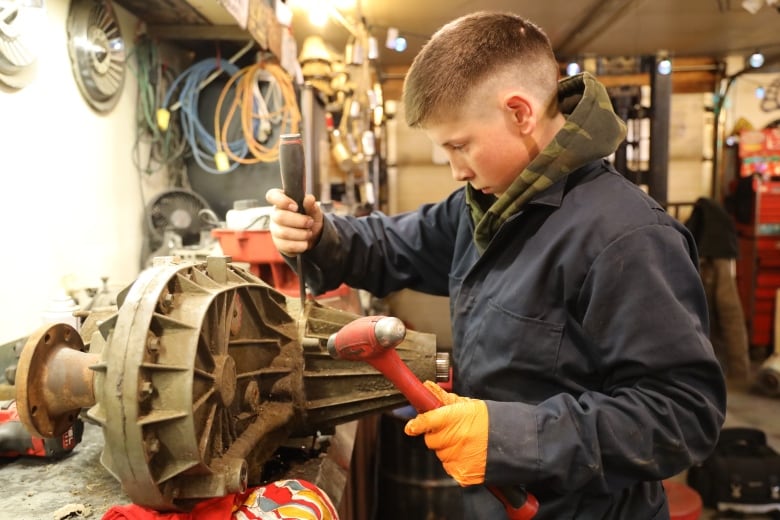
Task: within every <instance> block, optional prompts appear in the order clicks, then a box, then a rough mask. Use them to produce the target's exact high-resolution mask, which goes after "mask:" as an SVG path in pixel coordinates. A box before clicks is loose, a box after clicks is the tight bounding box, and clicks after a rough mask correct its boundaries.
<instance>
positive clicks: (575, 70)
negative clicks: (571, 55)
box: [566, 61, 582, 76]
mask: <svg viewBox="0 0 780 520" xmlns="http://www.w3.org/2000/svg"><path fill="white" fill-rule="evenodd" d="M581 71H582V68H581V67H580V64H579V63H577V62H576V61H570V62H569V63H568V64H567V65H566V75H567V76H576V75H577V74H579V73H580V72H581Z"/></svg>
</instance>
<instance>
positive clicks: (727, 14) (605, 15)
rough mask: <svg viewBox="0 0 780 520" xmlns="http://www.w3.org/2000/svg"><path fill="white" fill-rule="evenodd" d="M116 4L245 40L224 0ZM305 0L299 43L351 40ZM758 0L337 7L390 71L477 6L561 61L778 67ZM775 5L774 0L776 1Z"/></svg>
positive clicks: (774, 26) (163, 29)
mask: <svg viewBox="0 0 780 520" xmlns="http://www.w3.org/2000/svg"><path fill="white" fill-rule="evenodd" d="M114 1H115V3H116V4H119V5H121V6H122V7H124V8H126V9H127V10H129V11H130V12H132V13H133V14H135V15H136V16H138V17H139V18H141V19H142V20H144V21H146V22H147V24H149V25H151V26H154V30H155V31H156V32H157V33H158V34H160V35H162V36H167V37H169V38H173V39H176V38H178V39H197V38H198V37H197V36H195V35H198V34H200V35H203V36H201V39H205V38H209V39H224V40H242V39H243V40H246V39H247V33H246V32H245V31H243V30H242V29H241V28H240V27H238V25H237V24H236V23H235V19H234V18H233V17H232V16H231V15H230V14H229V13H228V12H227V11H226V10H225V8H224V7H222V6H221V5H220V2H218V1H217V0H114ZM253 1H254V0H253ZM300 1H301V0H287V4H288V5H289V6H290V7H291V8H292V13H293V19H292V20H293V21H292V30H293V34H294V36H295V39H296V41H297V42H298V46H299V49H300V47H301V45H302V43H303V40H304V39H305V38H306V37H307V36H309V35H313V34H319V35H321V36H322V37H323V38H324V40H325V41H326V42H327V43H328V44H330V45H331V46H332V47H333V48H334V49H337V50H340V49H344V47H345V46H346V43H347V41H348V39H349V37H350V33H349V31H348V30H347V29H346V28H345V27H344V25H343V24H340V23H337V22H335V21H330V22H329V23H328V24H327V25H326V26H325V27H324V28H315V27H314V26H312V25H311V24H310V23H309V20H308V17H307V14H306V11H303V10H301V9H300V8H299V7H296V6H297V5H298V4H299V3H300ZM309 1H315V2H323V1H325V0H309ZM338 1H340V2H342V3H343V2H344V0H338ZM754 1H760V2H764V5H763V6H762V7H761V9H760V10H759V11H758V12H757V13H756V14H751V13H750V12H748V11H747V10H746V9H744V8H743V7H742V0H544V1H539V0H423V1H422V2H421V1H420V0H353V4H354V6H353V7H351V8H350V7H348V8H341V9H340V13H341V14H342V15H343V19H344V20H346V21H348V22H350V23H351V24H356V23H359V22H360V21H361V20H362V21H363V23H364V24H365V26H366V27H367V28H368V29H369V31H370V33H371V34H372V35H373V36H375V37H376V38H377V40H378V42H380V45H379V48H380V54H379V59H378V60H377V65H378V67H379V69H380V70H382V71H385V72H387V73H389V74H390V75H392V74H393V73H394V72H398V71H404V70H405V68H406V67H408V65H409V64H410V63H411V61H412V59H413V58H414V55H415V54H416V53H417V51H418V50H419V48H420V47H421V46H422V44H424V43H425V41H426V40H427V39H428V38H429V37H430V35H431V34H432V33H433V32H434V31H435V30H436V29H438V28H439V27H440V26H441V25H443V24H444V23H446V22H448V21H449V20H451V19H453V18H455V17H457V16H460V15H463V14H466V13H469V12H472V11H476V10H501V11H512V12H515V13H518V14H520V15H522V16H524V17H526V18H528V19H530V20H531V21H533V22H535V23H537V24H538V25H539V26H541V27H542V28H543V29H544V30H545V31H546V32H547V34H548V35H549V36H550V39H551V41H552V43H553V47H554V49H555V50H556V53H557V55H558V57H559V59H560V60H561V61H562V62H565V61H568V60H570V59H581V58H583V57H587V56H591V57H592V56H598V57H620V56H651V55H656V54H658V53H661V52H665V53H668V54H669V55H670V56H672V57H673V58H676V61H675V63H685V62H686V60H687V63H689V64H690V63H694V64H695V63H701V62H702V60H703V61H704V62H713V61H715V60H718V59H722V58H724V57H725V56H729V55H739V54H742V55H745V56H747V55H748V54H750V53H751V52H752V51H753V50H756V49H761V50H762V51H763V52H764V54H765V55H766V56H767V66H772V64H776V63H780V1H778V0H754ZM772 2H776V3H775V4H774V5H769V4H772ZM223 3H224V2H223ZM389 28H396V29H397V30H398V31H399V33H400V34H401V35H403V36H405V37H406V39H407V41H408V44H409V47H408V49H407V50H406V52H404V53H398V52H395V51H392V50H390V49H387V48H385V46H384V42H385V39H386V36H387V32H388V29H389Z"/></svg>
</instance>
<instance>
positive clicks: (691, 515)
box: [663, 479, 702, 520]
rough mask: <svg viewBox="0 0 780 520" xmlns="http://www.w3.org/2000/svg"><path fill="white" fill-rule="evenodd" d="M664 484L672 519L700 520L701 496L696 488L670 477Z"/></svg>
mask: <svg viewBox="0 0 780 520" xmlns="http://www.w3.org/2000/svg"><path fill="white" fill-rule="evenodd" d="M663 484H664V489H665V490H666V497H667V498H668V499H669V513H670V518H671V519H672V520H698V518H699V517H701V511H702V501H701V496H700V495H699V493H697V492H696V490H695V489H693V488H692V487H690V486H687V485H685V484H683V483H682V482H677V481H675V480H670V479H667V480H664V481H663Z"/></svg>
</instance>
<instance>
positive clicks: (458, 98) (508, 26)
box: [403, 11, 558, 127]
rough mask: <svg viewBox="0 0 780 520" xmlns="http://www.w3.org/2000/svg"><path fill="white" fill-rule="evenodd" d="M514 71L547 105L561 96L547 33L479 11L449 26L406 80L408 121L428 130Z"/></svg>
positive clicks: (419, 57)
mask: <svg viewBox="0 0 780 520" xmlns="http://www.w3.org/2000/svg"><path fill="white" fill-rule="evenodd" d="M508 71H511V73H512V75H513V76H514V77H517V78H519V79H518V81H519V82H521V85H519V86H521V87H523V88H524V89H525V90H526V91H528V92H530V93H531V94H532V95H534V96H535V97H536V98H537V101H538V102H539V103H540V104H542V105H543V106H548V105H549V103H550V102H551V101H552V100H553V99H554V98H555V96H556V95H557V84H558V62H557V61H556V59H555V54H554V53H553V50H552V46H551V45H550V40H549V38H548V37H547V35H546V34H545V33H544V31H543V30H542V29H541V28H539V27H538V26H536V25H535V24H533V23H531V22H529V21H528V20H524V19H523V18H521V17H519V16H517V15H515V14H511V13H501V12H489V11H480V12H475V13H471V14H468V15H466V16H463V17H461V18H458V19H456V20H453V21H452V22H450V23H448V24H446V25H444V26H443V27H442V28H441V29H439V30H438V31H437V32H436V33H435V34H434V35H433V36H432V37H431V39H430V40H428V42H427V43H426V44H425V45H424V46H423V48H422V50H421V51H420V53H419V54H418V55H417V56H416V57H415V59H414V61H413V63H412V66H411V67H410V68H409V71H408V73H407V75H406V79H405V81H404V90H403V102H404V111H405V117H406V122H407V124H408V125H409V126H411V127H420V126H424V125H425V123H426V122H428V121H431V120H434V119H439V118H441V117H443V116H445V115H446V114H448V113H449V111H452V110H454V109H455V108H456V107H458V106H461V105H462V104H463V103H464V101H465V100H466V97H467V96H468V95H469V93H471V91H472V89H474V88H475V87H476V86H478V85H481V84H482V83H484V82H485V81H486V80H487V79H490V78H491V77H494V76H496V75H497V74H505V73H507V72H508Z"/></svg>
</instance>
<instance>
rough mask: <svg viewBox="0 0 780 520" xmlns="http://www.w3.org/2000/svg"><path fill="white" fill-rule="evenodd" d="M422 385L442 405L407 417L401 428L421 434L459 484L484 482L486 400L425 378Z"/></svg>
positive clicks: (486, 422) (486, 438) (486, 423)
mask: <svg viewBox="0 0 780 520" xmlns="http://www.w3.org/2000/svg"><path fill="white" fill-rule="evenodd" d="M425 386H426V387H427V388H428V389H429V390H430V391H431V392H433V393H434V395H436V397H437V398H438V399H439V401H441V402H442V403H443V404H444V406H442V407H440V408H436V409H435V410H431V411H429V412H425V413H422V414H420V415H418V416H417V417H415V418H414V419H412V420H410V421H409V422H407V423H406V427H405V428H404V432H406V434H407V435H411V436H416V435H420V434H425V444H426V445H427V446H428V448H430V449H432V450H434V451H435V452H436V456H437V457H439V460H441V462H442V465H443V466H444V470H445V471H446V472H447V473H449V475H450V476H452V478H454V479H455V480H456V481H457V482H458V484H460V485H461V486H472V485H475V484H482V483H484V482H485V466H486V464H487V443H488V425H489V421H488V410H487V404H485V401H482V400H480V399H470V398H468V397H461V396H459V395H457V394H453V393H449V392H446V391H444V390H443V389H441V388H440V387H439V386H438V385H436V384H435V383H431V382H429V381H426V382H425ZM433 387H436V389H434V388H433Z"/></svg>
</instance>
